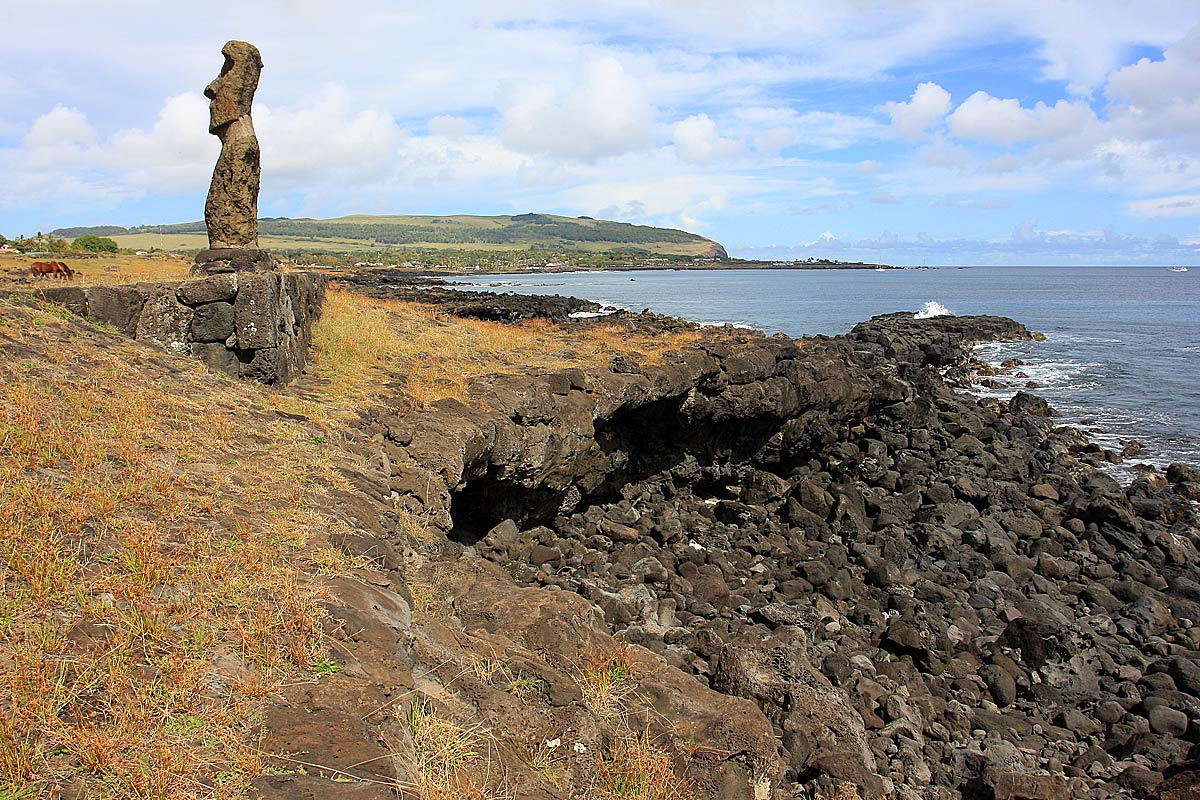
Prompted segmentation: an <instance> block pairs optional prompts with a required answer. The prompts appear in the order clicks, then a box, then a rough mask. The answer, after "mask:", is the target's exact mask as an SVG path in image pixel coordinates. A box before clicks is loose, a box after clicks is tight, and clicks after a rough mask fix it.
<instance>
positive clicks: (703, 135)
mask: <svg viewBox="0 0 1200 800" xmlns="http://www.w3.org/2000/svg"><path fill="white" fill-rule="evenodd" d="M672 140H673V141H674V142H675V152H676V153H678V154H679V157H680V158H681V159H683V160H684V161H687V162H689V163H692V164H712V163H713V162H716V161H725V160H728V159H730V158H734V157H736V156H738V155H740V154H741V152H742V150H743V149H744V148H745V143H744V142H743V141H742V140H740V139H727V138H723V137H721V136H719V135H718V134H717V124H716V123H715V122H713V121H712V120H711V119H710V118H709V116H708V114H694V115H692V116H690V117H688V118H687V119H684V120H680V121H679V122H677V123H675V128H674V134H673V136H672Z"/></svg>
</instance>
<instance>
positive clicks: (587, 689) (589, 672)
mask: <svg viewBox="0 0 1200 800" xmlns="http://www.w3.org/2000/svg"><path fill="white" fill-rule="evenodd" d="M575 682H576V683H577V684H578V685H579V690H580V692H582V693H583V704H584V705H585V706H587V708H588V710H589V711H591V712H592V713H593V714H595V715H596V716H597V717H600V718H601V719H604V720H611V719H614V718H617V717H620V716H621V715H622V714H623V713H624V711H625V703H626V701H627V700H628V699H629V698H631V697H633V696H634V693H635V689H636V688H637V679H636V677H635V676H634V673H633V658H632V655H631V653H630V646H629V645H627V644H624V643H614V644H613V645H611V646H609V647H606V648H603V649H599V650H589V651H585V652H584V654H583V656H582V657H581V661H580V663H579V664H578V665H577V667H576V677H575Z"/></svg>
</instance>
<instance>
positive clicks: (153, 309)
mask: <svg viewBox="0 0 1200 800" xmlns="http://www.w3.org/2000/svg"><path fill="white" fill-rule="evenodd" d="M34 294H35V296H37V297H40V298H43V299H46V300H50V301H53V302H55V303H60V304H62V305H63V306H65V307H66V308H67V309H69V310H70V311H72V312H74V313H76V314H79V315H80V316H86V317H88V318H89V319H92V320H94V321H96V322H102V323H105V324H107V325H111V326H112V327H113V328H114V329H116V330H117V331H118V332H120V333H123V334H125V335H126V336H129V337H131V338H134V339H138V340H141V341H147V342H152V343H154V344H158V345H161V346H162V347H165V348H166V349H167V350H169V351H171V352H173V353H177V354H179V355H185V356H192V357H195V358H199V359H200V360H201V361H203V362H204V363H205V364H206V365H207V366H208V368H209V369H211V370H213V371H214V372H222V373H225V374H226V375H230V376H233V377H236V378H242V379H245V380H255V381H258V382H260V383H265V384H270V385H277V384H285V383H288V382H290V381H291V380H293V379H294V378H295V377H296V376H298V375H299V374H300V373H301V372H302V371H303V369H304V366H305V364H306V363H307V360H308V348H309V345H310V344H311V343H312V326H313V324H314V323H315V322H316V320H317V319H318V318H319V317H320V315H321V305H322V303H323V301H324V298H325V277H324V276H323V275H318V274H314V273H306V272H296V273H281V272H275V271H269V272H228V273H221V274H215V275H210V276H208V277H205V278H201V279H199V280H191V281H181V282H170V283H136V284H130V285H126V286H87V287H79V286H59V287H47V288H40V289H37V290H36V291H35V292H34Z"/></svg>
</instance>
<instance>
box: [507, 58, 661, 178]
mask: <svg viewBox="0 0 1200 800" xmlns="http://www.w3.org/2000/svg"><path fill="white" fill-rule="evenodd" d="M502 106H503V112H504V143H505V144H506V145H508V146H509V147H511V148H513V149H514V150H519V151H522V152H526V153H547V154H551V155H555V156H562V157H566V158H577V159H581V160H584V161H595V160H597V159H600V158H604V157H607V156H615V155H620V154H622V153H628V152H632V151H636V150H640V149H643V148H644V147H646V146H647V145H648V144H649V143H650V138H651V128H652V126H653V124H654V117H655V109H654V107H653V106H652V105H651V104H650V102H649V100H648V99H647V97H646V94H645V92H644V91H643V89H642V85H641V83H640V82H639V81H638V80H637V79H636V78H634V77H633V76H632V75H630V74H629V73H628V72H627V71H626V70H625V67H624V66H623V65H622V64H621V62H620V61H619V60H617V59H616V58H614V57H612V56H604V57H598V58H593V59H590V60H589V61H588V62H587V63H586V64H585V65H584V66H583V68H582V70H581V72H580V73H579V74H578V75H577V76H576V78H575V80H574V82H573V83H572V84H571V85H569V86H567V87H561V88H560V87H556V86H554V85H552V84H549V83H539V84H536V85H532V86H520V87H517V88H515V89H513V90H512V92H511V94H510V95H509V97H508V98H506V100H505V101H504V102H503V103H502Z"/></svg>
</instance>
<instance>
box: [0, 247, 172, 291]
mask: <svg viewBox="0 0 1200 800" xmlns="http://www.w3.org/2000/svg"><path fill="white" fill-rule="evenodd" d="M55 260H59V261H62V262H63V263H64V264H66V265H67V266H68V267H70V268H71V269H73V270H75V271H76V272H78V273H79V275H78V276H77V277H76V278H75V280H74V281H71V282H68V281H61V280H53V279H34V280H32V285H35V286H43V285H45V286H58V285H60V284H66V285H71V284H73V285H76V286H114V285H117V284H122V283H135V282H137V281H168V280H182V279H184V278H186V277H187V275H188V270H189V269H191V267H192V262H191V260H190V259H187V258H184V257H182V256H174V255H167V254H165V253H163V254H160V255H153V256H135V255H111V256H110V255H101V256H100V257H99V258H61V257H58V256H54V255H49V256H38V257H36V258H35V257H33V256H18V255H3V256H0V282H3V281H4V280H5V279H6V278H7V279H9V280H11V279H13V278H20V277H22V275H23V274H24V275H27V274H28V271H29V265H30V264H32V263H33V262H34V261H55Z"/></svg>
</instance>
